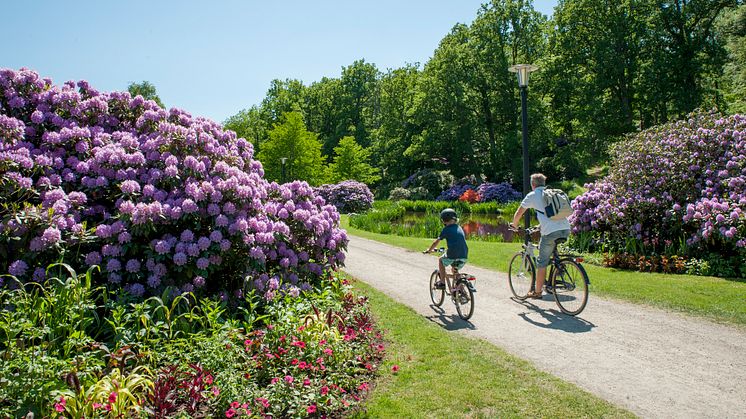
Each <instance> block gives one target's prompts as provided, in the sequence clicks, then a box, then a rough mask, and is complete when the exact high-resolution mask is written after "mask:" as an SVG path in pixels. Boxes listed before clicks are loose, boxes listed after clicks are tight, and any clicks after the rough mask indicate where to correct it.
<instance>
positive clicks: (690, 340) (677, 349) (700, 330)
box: [345, 237, 746, 418]
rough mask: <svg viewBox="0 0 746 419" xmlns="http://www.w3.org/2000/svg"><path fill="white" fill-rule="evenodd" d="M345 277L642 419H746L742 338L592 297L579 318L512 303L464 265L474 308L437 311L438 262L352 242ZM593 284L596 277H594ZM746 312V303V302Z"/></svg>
mask: <svg viewBox="0 0 746 419" xmlns="http://www.w3.org/2000/svg"><path fill="white" fill-rule="evenodd" d="M346 265H347V266H346V267H345V271H347V272H349V273H350V274H351V275H353V276H355V277H357V278H358V279H360V280H362V281H365V282H366V283H368V284H370V285H372V286H373V287H375V288H377V289H379V290H380V291H383V292H384V293H386V294H387V295H389V296H390V297H392V298H394V299H395V300H397V301H400V302H402V303H404V304H406V305H408V306H410V307H412V308H413V309H414V310H416V311H417V312H418V313H420V314H422V315H423V316H425V317H426V318H428V319H430V320H431V321H433V322H436V323H438V324H440V325H442V326H443V327H444V328H445V329H447V330H454V331H456V330H457V331H459V332H461V333H464V334H466V335H469V336H473V337H479V338H482V339H485V340H487V341H489V342H492V343H494V344H495V345H497V346H499V347H501V348H504V349H506V350H507V351H509V352H511V353H513V354H515V355H517V356H519V357H521V358H524V359H527V360H530V361H532V362H533V363H534V364H535V365H536V366H537V367H538V368H540V369H542V370H544V371H547V372H549V373H551V374H553V375H555V376H557V377H560V378H562V379H564V380H567V381H570V382H573V383H575V384H577V385H579V386H580V387H582V388H584V389H585V390H587V391H589V392H591V393H593V394H596V395H598V396H599V397H601V398H603V399H606V400H608V401H610V402H612V403H615V404H617V405H619V406H622V407H624V408H627V409H629V410H630V411H632V412H634V413H635V414H637V415H639V416H642V417H651V418H673V417H676V418H684V417H686V418H702V417H717V418H735V417H742V418H746V331H745V330H743V329H739V328H736V327H729V326H725V325H720V324H715V323H711V322H708V321H706V320H701V319H697V318H692V317H688V316H685V315H681V314H678V313H671V312H666V311H663V310H658V309H654V308H648V307H643V306H638V305H634V304H628V303H624V302H619V301H611V300H604V299H601V298H599V297H597V296H595V295H593V288H592V285H591V298H590V301H589V303H588V306H587V307H586V309H585V311H584V312H583V313H581V315H580V316H579V317H569V316H566V315H563V314H561V313H560V312H559V311H558V309H557V306H556V304H555V303H554V300H550V299H548V298H547V297H545V300H542V301H536V300H531V302H523V303H520V302H517V301H514V300H512V299H511V298H510V297H511V293H510V289H509V287H508V283H507V275H506V274H504V273H500V272H495V271H490V270H487V269H481V268H475V267H473V266H469V265H467V267H466V268H465V269H464V271H465V272H468V273H471V274H473V275H475V276H476V277H477V278H478V280H477V284H476V286H477V290H478V292H477V295H476V309H475V312H474V316H473V317H472V319H471V320H470V321H469V322H465V321H462V320H461V319H459V318H458V316H457V315H456V310H455V307H454V306H453V304H452V303H451V302H450V300H446V302H445V303H444V304H443V306H442V308H443V309H444V310H440V309H437V308H435V307H433V306H432V303H431V301H430V296H429V294H428V291H427V289H428V278H429V276H430V273H431V272H432V271H433V269H434V268H435V266H436V259H435V258H434V257H432V256H428V255H423V254H421V253H417V252H412V251H408V250H405V249H401V248H397V247H392V246H388V245H385V244H382V243H378V242H375V241H371V240H367V239H362V238H359V237H352V238H351V240H350V245H349V253H348V257H347V260H346ZM591 282H593V278H591ZM745 304H746V302H745Z"/></svg>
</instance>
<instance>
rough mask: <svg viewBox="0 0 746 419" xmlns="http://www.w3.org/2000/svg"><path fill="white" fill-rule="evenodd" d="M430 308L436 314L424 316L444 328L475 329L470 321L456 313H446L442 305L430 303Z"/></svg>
mask: <svg viewBox="0 0 746 419" xmlns="http://www.w3.org/2000/svg"><path fill="white" fill-rule="evenodd" d="M430 308H432V309H433V311H435V313H436V314H435V315H434V316H425V318H426V319H428V320H430V321H431V322H433V323H435V324H437V325H438V326H441V327H442V328H444V329H446V330H461V329H469V330H474V329H476V327H474V324H472V322H470V321H468V320H462V319H461V317H459V316H458V315H457V314H446V312H445V310H443V308H442V307H438V306H436V305H433V304H430Z"/></svg>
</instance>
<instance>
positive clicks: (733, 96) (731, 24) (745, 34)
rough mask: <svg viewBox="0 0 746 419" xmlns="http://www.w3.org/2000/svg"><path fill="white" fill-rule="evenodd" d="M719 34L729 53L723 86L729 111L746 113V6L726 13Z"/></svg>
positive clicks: (719, 23) (720, 23)
mask: <svg viewBox="0 0 746 419" xmlns="http://www.w3.org/2000/svg"><path fill="white" fill-rule="evenodd" d="M718 32H719V33H720V34H721V36H722V38H723V39H724V40H725V48H726V50H727V52H728V62H727V63H726V64H725V68H724V71H723V74H724V77H723V86H722V89H723V91H724V92H725V94H724V96H725V100H726V102H727V103H728V109H729V110H730V111H732V112H736V113H746V5H741V6H739V7H737V8H732V9H729V10H728V11H727V12H726V13H724V14H723V16H722V19H721V20H720V21H719V22H718Z"/></svg>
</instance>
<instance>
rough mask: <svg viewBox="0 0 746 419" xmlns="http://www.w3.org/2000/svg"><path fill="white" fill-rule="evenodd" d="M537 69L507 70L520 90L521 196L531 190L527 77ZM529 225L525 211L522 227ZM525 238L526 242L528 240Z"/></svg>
mask: <svg viewBox="0 0 746 419" xmlns="http://www.w3.org/2000/svg"><path fill="white" fill-rule="evenodd" d="M538 69H539V67H537V66H535V65H531V64H517V65H514V66H511V67H509V68H508V70H509V71H510V72H512V73H517V74H518V87H519V88H520V89H521V121H522V123H523V124H522V125H523V129H522V131H523V195H526V194H528V193H529V191H530V190H531V185H530V183H529V173H528V104H527V102H528V75H529V74H530V73H531V72H532V71H536V70H538ZM530 225H531V214H529V211H526V215H525V216H524V226H525V228H528V227H529V226H530ZM528 239H529V238H528V236H526V240H528Z"/></svg>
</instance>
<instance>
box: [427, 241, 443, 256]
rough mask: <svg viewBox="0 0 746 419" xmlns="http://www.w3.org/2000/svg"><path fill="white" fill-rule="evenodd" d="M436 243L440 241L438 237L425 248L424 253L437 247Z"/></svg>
mask: <svg viewBox="0 0 746 419" xmlns="http://www.w3.org/2000/svg"><path fill="white" fill-rule="evenodd" d="M438 243H440V239H435V241H434V242H433V244H431V245H430V247H429V248H428V249H427V250H425V253H430V252H432V251H433V250H435V248H436V247H438Z"/></svg>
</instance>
